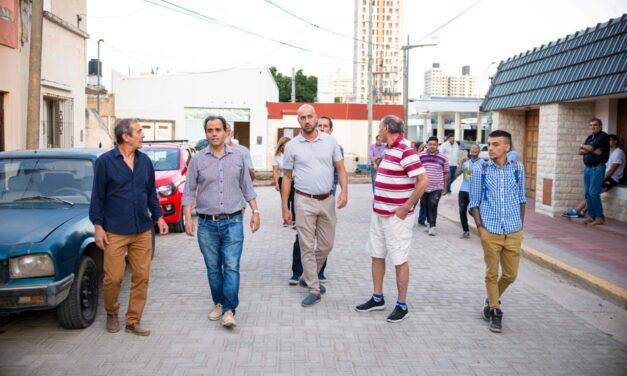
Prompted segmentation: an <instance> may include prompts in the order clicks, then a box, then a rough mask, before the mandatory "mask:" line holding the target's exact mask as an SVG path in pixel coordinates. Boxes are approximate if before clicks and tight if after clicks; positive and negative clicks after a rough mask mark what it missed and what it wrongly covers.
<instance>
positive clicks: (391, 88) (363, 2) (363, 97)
mask: <svg viewBox="0 0 627 376" xmlns="http://www.w3.org/2000/svg"><path fill="white" fill-rule="evenodd" d="M369 1H371V2H372V4H373V5H372V42H373V50H372V60H373V64H372V71H373V72H374V75H373V86H374V92H375V95H374V102H375V103H386V104H400V103H402V101H403V93H402V89H403V54H402V52H401V46H402V44H403V41H402V40H401V35H402V31H403V1H402V0H355V39H356V40H355V42H354V53H353V57H354V60H355V61H354V63H353V96H354V100H355V102H357V103H366V102H367V100H368V19H369V15H370V14H369V6H368V2H369Z"/></svg>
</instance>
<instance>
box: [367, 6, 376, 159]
mask: <svg viewBox="0 0 627 376" xmlns="http://www.w3.org/2000/svg"><path fill="white" fill-rule="evenodd" d="M373 1H374V0H368V106H367V107H368V147H370V144H371V143H372V99H373V98H372V94H373V91H374V85H373V82H372V48H373V43H372V10H373V7H372V3H373ZM366 150H368V148H366Z"/></svg>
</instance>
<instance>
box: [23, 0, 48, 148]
mask: <svg viewBox="0 0 627 376" xmlns="http://www.w3.org/2000/svg"><path fill="white" fill-rule="evenodd" d="M32 4H33V14H32V16H31V30H30V55H29V63H28V102H27V105H26V107H27V108H26V148H27V149H37V148H38V147H39V120H40V119H39V114H40V108H41V103H40V102H41V98H40V97H41V44H42V42H41V39H42V36H41V35H42V30H43V23H44V4H43V0H33V2H32Z"/></svg>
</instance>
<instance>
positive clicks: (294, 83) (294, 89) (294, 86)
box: [292, 67, 296, 103]
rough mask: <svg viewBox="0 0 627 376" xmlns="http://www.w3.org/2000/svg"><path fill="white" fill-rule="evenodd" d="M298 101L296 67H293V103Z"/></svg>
mask: <svg viewBox="0 0 627 376" xmlns="http://www.w3.org/2000/svg"><path fill="white" fill-rule="evenodd" d="M294 102H296V68H294V67H292V103H294Z"/></svg>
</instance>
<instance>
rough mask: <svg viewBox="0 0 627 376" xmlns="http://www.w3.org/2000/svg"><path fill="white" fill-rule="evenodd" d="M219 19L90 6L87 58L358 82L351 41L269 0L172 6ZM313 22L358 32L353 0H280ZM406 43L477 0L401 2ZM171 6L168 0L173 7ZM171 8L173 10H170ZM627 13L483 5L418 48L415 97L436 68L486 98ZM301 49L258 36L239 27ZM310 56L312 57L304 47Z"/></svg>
mask: <svg viewBox="0 0 627 376" xmlns="http://www.w3.org/2000/svg"><path fill="white" fill-rule="evenodd" d="M167 1H169V2H170V3H174V4H178V5H181V6H184V7H185V8H189V9H193V10H194V11H196V12H198V13H200V14H202V15H205V16H208V17H210V18H212V19H214V20H218V21H219V23H218V24H216V23H215V22H207V21H206V20H203V19H199V18H197V17H190V16H188V15H184V14H180V13H177V12H174V11H172V10H169V9H165V8H164V7H161V6H158V5H155V4H153V3H161V4H164V3H163V2H162V1H161V0H87V32H88V33H89V35H90V39H89V40H88V41H87V60H89V59H91V58H96V56H97V41H98V40H99V39H103V40H104V42H103V43H102V44H101V60H102V62H103V76H104V78H103V82H104V84H105V86H107V87H108V88H110V77H111V70H117V71H119V72H122V73H124V74H128V73H129V72H130V73H131V74H137V73H139V72H141V71H144V72H147V71H150V70H151V69H155V68H157V67H158V68H159V72H160V73H162V72H172V73H174V72H206V71H215V70H222V69H236V68H238V67H270V66H273V65H274V66H276V67H277V68H278V69H279V71H282V72H284V73H290V72H291V68H292V67H296V68H297V69H299V68H302V69H303V70H304V72H305V74H313V75H317V76H322V75H326V74H329V73H331V72H335V71H336V70H338V69H340V70H341V71H342V72H343V73H344V74H345V75H346V76H348V77H352V60H353V40H352V39H351V38H348V37H343V36H339V35H336V34H333V33H329V32H326V31H323V30H320V29H318V28H315V27H312V26H310V25H309V24H307V23H305V22H303V21H301V20H298V19H296V18H294V17H292V16H290V15H288V14H286V13H284V12H282V11H281V10H279V9H277V8H276V7H274V6H272V5H271V4H269V3H268V1H266V0H167ZM272 2H274V3H275V4H278V5H279V6H281V7H283V8H285V9H287V10H289V11H290V12H292V13H294V14H296V15H298V16H299V17H301V18H303V19H305V20H307V21H310V22H311V23H313V24H316V25H320V26H322V27H324V28H327V29H331V30H334V31H336V32H337V33H339V34H345V35H348V36H352V35H353V32H354V31H353V22H354V5H355V1H354V0H315V1H314V0H272ZM402 2H403V34H402V35H403V39H405V38H406V36H407V35H408V36H409V37H410V41H412V42H416V41H419V40H422V38H423V37H424V36H425V35H427V34H429V33H431V32H432V31H433V30H435V29H436V28H438V27H439V26H441V25H442V24H444V23H446V22H447V21H449V20H450V19H451V18H453V17H455V16H456V15H457V14H459V13H460V12H462V11H463V10H464V9H466V8H468V7H469V6H471V5H472V4H474V3H476V2H477V0H438V1H433V0H402ZM165 6H167V4H165ZM170 7H172V6H170ZM623 13H627V0H525V1H521V0H482V1H480V2H479V3H478V4H477V5H476V6H474V7H473V8H472V9H470V10H469V11H468V12H466V13H465V14H463V15H462V16H461V17H459V18H458V19H456V20H455V21H453V22H452V23H450V24H449V25H447V26H446V27H444V28H442V29H441V30H439V31H438V32H437V33H436V34H434V35H433V36H432V37H429V38H427V39H424V40H422V42H423V43H437V46H435V47H426V48H419V49H414V50H412V51H411V52H410V69H409V97H410V98H417V97H419V96H420V95H421V94H422V92H423V77H424V71H425V70H427V69H428V68H429V67H430V66H431V64H432V63H433V62H439V63H440V67H441V68H442V69H443V70H444V72H445V73H448V74H460V73H461V67H462V66H463V65H470V67H471V74H473V75H474V76H476V77H477V82H478V88H477V90H478V91H479V93H480V94H482V93H485V91H487V89H488V87H489V77H490V76H491V75H492V74H494V72H495V71H496V67H497V65H498V63H499V61H501V60H505V59H507V58H508V57H511V56H514V55H516V54H519V53H521V52H525V51H527V50H529V49H532V48H533V47H536V46H540V45H542V44H546V43H548V42H550V41H552V40H556V39H558V38H561V37H564V36H566V35H567V34H570V33H574V32H575V31H578V30H581V29H585V28H586V27H589V26H595V25H596V24H597V23H599V22H605V21H607V20H609V19H610V18H615V17H620V16H621V15H622V14H623ZM226 24H230V25H233V26H235V27H239V28H243V29H246V30H248V31H250V32H253V33H256V34H258V35H261V36H263V37H266V38H269V39H274V40H277V41H281V42H284V43H287V44H291V45H293V46H297V47H300V48H301V49H297V48H292V47H288V46H286V45H284V44H279V43H275V42H273V41H271V40H268V39H264V38H261V37H259V36H254V35H250V34H247V33H244V32H241V31H238V30H236V29H235V28H233V27H229V26H226ZM304 50H306V51H304Z"/></svg>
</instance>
